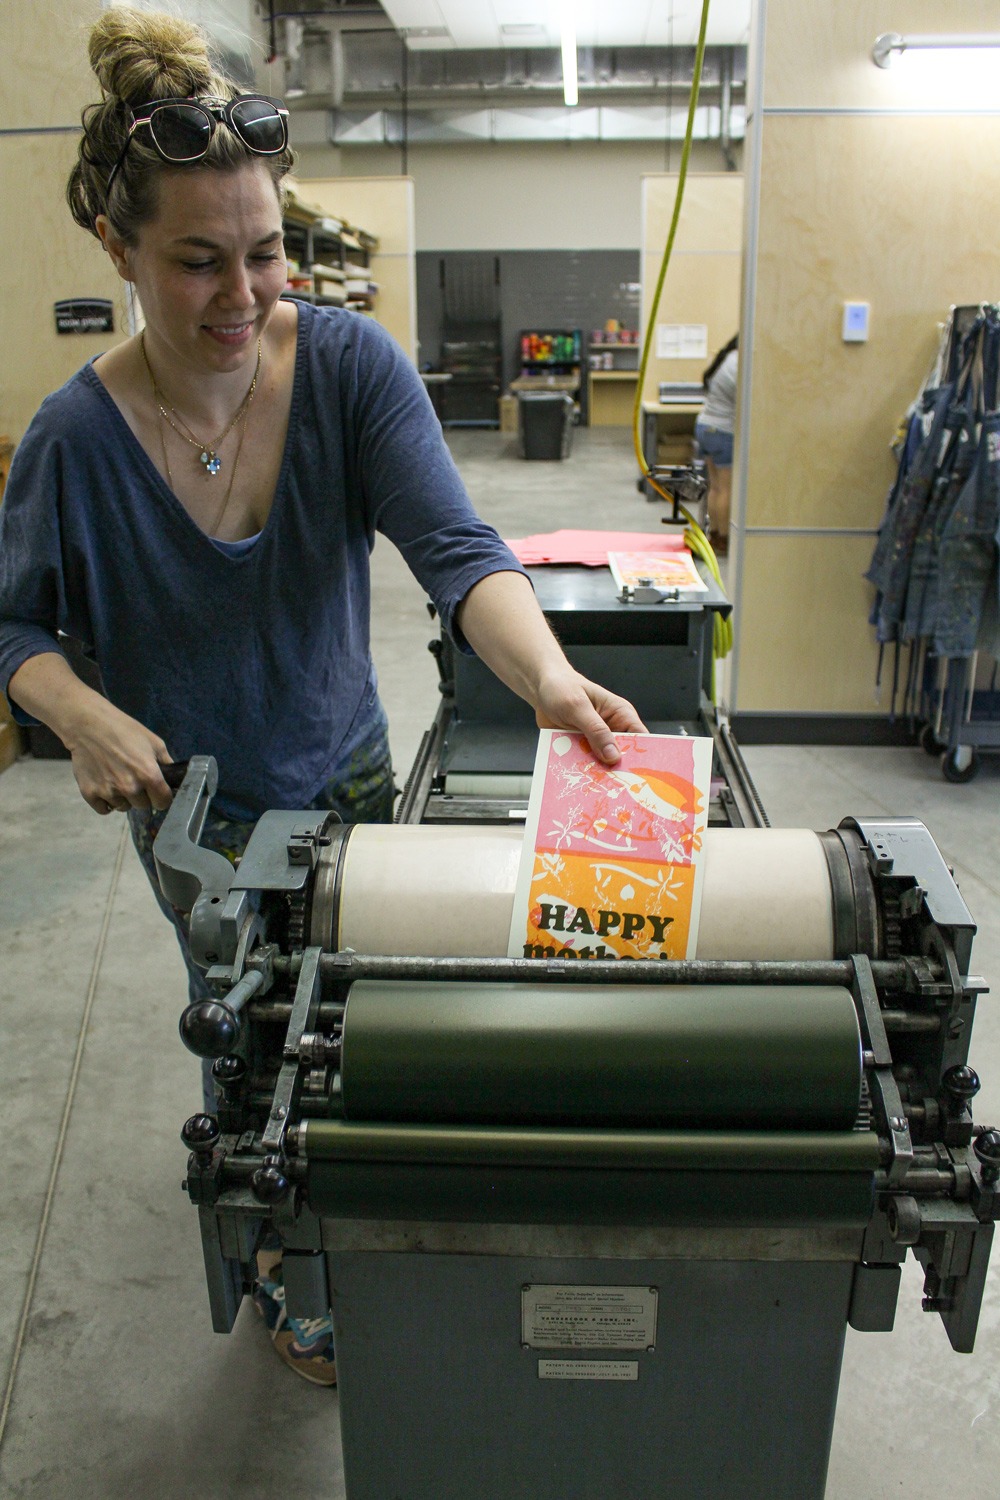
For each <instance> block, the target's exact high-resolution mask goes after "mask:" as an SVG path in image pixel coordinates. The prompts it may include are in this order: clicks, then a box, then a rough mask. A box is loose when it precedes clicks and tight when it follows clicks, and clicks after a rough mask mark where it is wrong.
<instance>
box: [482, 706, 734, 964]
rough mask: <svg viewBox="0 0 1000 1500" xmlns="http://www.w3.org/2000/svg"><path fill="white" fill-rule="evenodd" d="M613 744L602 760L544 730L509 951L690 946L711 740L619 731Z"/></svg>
mask: <svg viewBox="0 0 1000 1500" xmlns="http://www.w3.org/2000/svg"><path fill="white" fill-rule="evenodd" d="M618 748H619V749H620V751H621V755H622V758H621V760H620V761H619V763H618V764H617V765H616V766H614V767H608V766H605V765H603V764H602V763H601V762H600V761H599V760H598V759H597V758H596V756H595V755H594V754H593V752H592V751H591V750H590V748H589V746H588V745H587V743H586V741H585V740H584V739H583V737H582V736H581V735H577V734H564V733H561V732H559V731H557V730H543V731H542V734H541V736H540V741H539V747H538V756H537V759H536V762H535V774H534V780H533V783H532V793H531V801H530V803H529V808H528V817H527V822H526V827H525V842H524V847H523V851H522V856H521V868H520V873H519V876H518V886H517V893H516V896H515V902H514V915H513V921H512V924H511V939H510V945H509V950H508V951H509V953H510V954H511V956H514V957H525V958H568V959H569V958H689V957H693V955H694V952H695V945H696V942H697V931H698V904H699V901H700V894H701V868H702V846H703V843H704V833H705V826H706V823H707V821H708V800H709V789H710V784H711V767H712V742H711V740H710V739H705V738H694V737H691V736H686V735H678V736H674V735H651V734H635V735H619V736H618Z"/></svg>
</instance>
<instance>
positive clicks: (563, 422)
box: [517, 391, 573, 458]
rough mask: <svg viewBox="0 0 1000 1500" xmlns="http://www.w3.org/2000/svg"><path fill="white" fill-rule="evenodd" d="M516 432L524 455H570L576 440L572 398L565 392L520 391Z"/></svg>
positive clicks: (534, 456)
mask: <svg viewBox="0 0 1000 1500" xmlns="http://www.w3.org/2000/svg"><path fill="white" fill-rule="evenodd" d="M517 433H518V439H519V441H520V445H521V457H522V458H568V457H569V450H570V447H571V445H572V441H573V398H572V396H569V395H567V393H566V392H565V391H521V392H519V394H518V400H517Z"/></svg>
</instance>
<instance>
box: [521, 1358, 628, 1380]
mask: <svg viewBox="0 0 1000 1500" xmlns="http://www.w3.org/2000/svg"><path fill="white" fill-rule="evenodd" d="M538 1378H539V1380H638V1379H639V1361H638V1360H637V1359H540V1360H539V1361H538Z"/></svg>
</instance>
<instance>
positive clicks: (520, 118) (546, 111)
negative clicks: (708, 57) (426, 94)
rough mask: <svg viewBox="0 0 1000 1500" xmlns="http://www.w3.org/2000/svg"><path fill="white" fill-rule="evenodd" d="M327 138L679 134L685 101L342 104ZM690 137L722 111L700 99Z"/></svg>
mask: <svg viewBox="0 0 1000 1500" xmlns="http://www.w3.org/2000/svg"><path fill="white" fill-rule="evenodd" d="M329 118H330V140H331V143H332V144H333V145H336V146H402V145H403V143H404V140H405V142H406V143H407V144H408V145H410V146H422V145H447V144H464V145H470V144H484V145H486V144H490V143H494V144H496V143H512V142H527V141H550V142H565V141H664V140H668V139H669V140H678V141H679V140H682V139H683V137H684V132H685V127H686V124H687V108H686V106H685V107H676V108H674V109H672V110H668V109H667V107H666V106H665V105H664V104H651V105H650V104H646V105H634V104H614V105H603V104H602V105H595V106H593V107H588V106H587V105H584V104H581V105H578V106H577V107H576V108H575V109H566V108H560V107H558V106H553V107H551V108H546V107H545V106H544V105H522V106H521V107H520V108H512V109H507V108H503V107H499V106H497V107H493V106H491V107H488V108H483V109H476V108H474V107H472V106H471V105H470V107H469V108H467V109H465V110H461V109H449V110H421V109H417V110H414V109H411V110H409V111H408V112H407V114H406V116H405V120H404V115H403V111H402V109H400V108H398V107H397V108H393V109H376V110H352V109H342V110H336V111H333V110H332V111H331V112H330V117H329ZM745 124H746V111H745V109H744V107H743V106H742V105H736V106H733V107H732V108H731V110H730V121H729V136H728V139H729V141H730V144H731V143H732V142H733V141H736V140H741V139H742V138H743V134H744V129H745ZM694 139H695V140H697V141H721V139H722V111H721V109H720V108H719V107H718V106H717V105H700V106H699V107H698V109H697V110H696V111H695V122H694Z"/></svg>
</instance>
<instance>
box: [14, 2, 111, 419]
mask: <svg viewBox="0 0 1000 1500" xmlns="http://www.w3.org/2000/svg"><path fill="white" fill-rule="evenodd" d="M95 14H96V7H95V6H94V5H93V4H92V3H86V0H47V3H46V4H45V6H44V7H42V8H41V9H39V8H37V7H33V6H17V5H8V6H5V7H4V21H3V46H2V48H0V132H2V133H0V181H2V183H3V201H4V227H5V231H6V232H5V251H4V254H3V256H2V257H0V349H2V350H3V358H2V359H0V432H4V433H7V434H9V435H10V437H12V438H14V439H15V440H17V439H19V438H20V437H21V436H22V435H23V433H24V429H25V428H26V427H27V425H28V423H29V421H30V420H31V418H32V416H33V415H34V413H35V411H36V410H37V409H38V406H39V405H40V403H41V401H42V399H43V398H44V397H45V396H46V395H48V393H49V392H50V391H52V390H55V389H56V388H57V387H58V386H60V385H62V383H63V382H64V381H66V380H68V379H69V377H70V376H71V375H72V374H73V373H74V371H76V370H78V369H79V368H80V366H81V365H82V364H84V363H85V361H86V360H87V359H89V358H90V357H91V356H92V355H94V354H98V353H100V351H101V350H103V349H107V348H109V347H110V345H112V344H114V343H117V342H118V341H119V340H120V339H121V338H122V337H123V336H124V334H123V320H124V312H125V302H124V296H123V295H122V283H121V282H120V281H119V279H118V277H117V275H116V274H115V271H114V268H113V267H112V266H111V264H110V262H109V260H108V257H107V256H106V255H105V254H104V253H103V251H102V250H101V247H100V245H99V244H98V242H97V241H96V240H95V239H93V238H92V237H91V236H90V235H88V234H87V233H86V232H85V231H84V230H82V229H79V228H77V226H76V225H75V224H74V223H73V220H72V219H71V218H70V214H69V210H68V208H67V207H66V198H65V192H66V179H67V177H68V175H69V170H70V167H71V166H72V164H73V161H74V158H75V155H76V147H77V142H78V139H79V126H80V111H81V110H82V108H83V106H84V105H85V104H86V103H88V102H89V101H90V100H91V98H92V97H93V96H94V94H95V93H96V87H97V86H96V83H95V81H94V78H93V76H92V74H91V72H90V68H89V66H88V63H87V48H86V32H87V24H88V23H89V22H91V21H93V19H94V16H95ZM70 297H106V298H111V299H112V301H113V304H114V319H115V331H114V333H113V334H94V333H86V334H57V333H56V327H55V312H54V304H55V303H56V302H57V301H62V300H63V299H65V298H70Z"/></svg>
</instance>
